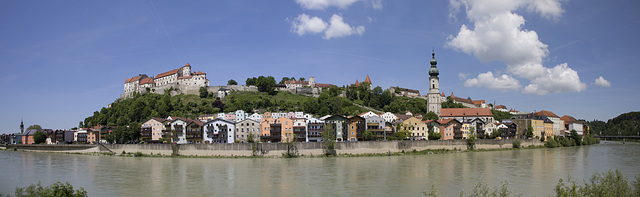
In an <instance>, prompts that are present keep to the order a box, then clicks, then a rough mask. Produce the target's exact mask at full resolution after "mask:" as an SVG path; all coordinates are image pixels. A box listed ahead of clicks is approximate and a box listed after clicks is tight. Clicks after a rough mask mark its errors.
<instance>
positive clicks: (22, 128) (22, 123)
mask: <svg viewBox="0 0 640 197" xmlns="http://www.w3.org/2000/svg"><path fill="white" fill-rule="evenodd" d="M20 133H24V122H23V120H22V118H20Z"/></svg>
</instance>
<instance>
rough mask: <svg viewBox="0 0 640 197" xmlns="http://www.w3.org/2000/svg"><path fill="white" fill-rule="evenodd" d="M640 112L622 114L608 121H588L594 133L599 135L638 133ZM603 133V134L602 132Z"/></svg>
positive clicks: (639, 130)
mask: <svg viewBox="0 0 640 197" xmlns="http://www.w3.org/2000/svg"><path fill="white" fill-rule="evenodd" d="M639 123H640V112H629V113H624V114H620V115H619V116H618V117H615V118H613V119H609V120H608V121H607V122H606V123H605V122H603V121H599V120H594V121H591V122H588V124H589V127H590V130H591V132H592V133H594V134H597V135H623V136H625V135H638V133H640V128H639V126H638V125H640V124H639ZM600 133H602V134H600Z"/></svg>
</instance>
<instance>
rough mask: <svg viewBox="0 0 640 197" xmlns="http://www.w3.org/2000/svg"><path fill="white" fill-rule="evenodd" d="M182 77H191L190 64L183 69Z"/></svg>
mask: <svg viewBox="0 0 640 197" xmlns="http://www.w3.org/2000/svg"><path fill="white" fill-rule="evenodd" d="M182 76H191V65H189V63H187V64H186V65H184V66H183V67H182Z"/></svg>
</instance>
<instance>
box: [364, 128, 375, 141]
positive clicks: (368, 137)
mask: <svg viewBox="0 0 640 197" xmlns="http://www.w3.org/2000/svg"><path fill="white" fill-rule="evenodd" d="M362 138H364V141H374V140H376V136H375V135H374V134H373V132H371V130H366V131H364V133H363V134H362Z"/></svg>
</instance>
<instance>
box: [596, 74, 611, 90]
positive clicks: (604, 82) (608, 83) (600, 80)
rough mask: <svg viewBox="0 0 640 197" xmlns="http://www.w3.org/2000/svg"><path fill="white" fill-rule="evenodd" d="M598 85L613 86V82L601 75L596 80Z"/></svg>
mask: <svg viewBox="0 0 640 197" xmlns="http://www.w3.org/2000/svg"><path fill="white" fill-rule="evenodd" d="M594 83H595V84H596V85H597V86H600V87H605V88H606V87H611V82H609V81H607V80H606V79H604V77H602V76H600V77H598V78H596V81H595V82H594Z"/></svg>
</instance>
